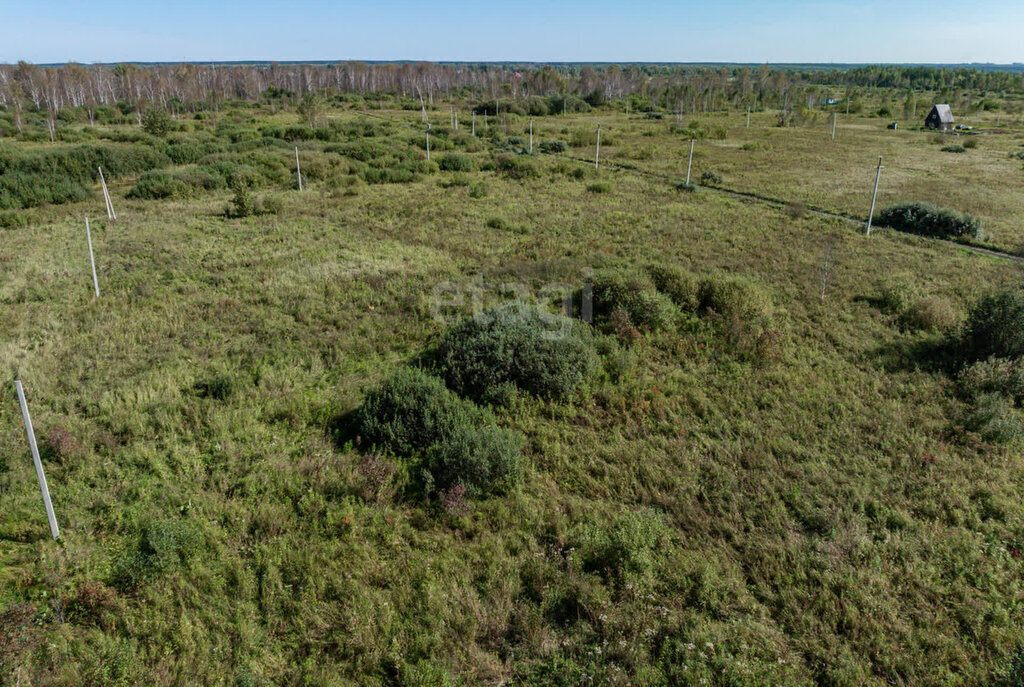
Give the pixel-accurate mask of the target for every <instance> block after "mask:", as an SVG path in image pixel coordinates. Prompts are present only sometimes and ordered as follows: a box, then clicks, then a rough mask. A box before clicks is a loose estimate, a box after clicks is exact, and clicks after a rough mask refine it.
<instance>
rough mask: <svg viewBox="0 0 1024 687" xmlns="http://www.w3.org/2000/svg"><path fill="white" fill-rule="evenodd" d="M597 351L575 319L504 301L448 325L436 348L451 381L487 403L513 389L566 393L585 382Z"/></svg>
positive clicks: (460, 390)
mask: <svg viewBox="0 0 1024 687" xmlns="http://www.w3.org/2000/svg"><path fill="white" fill-rule="evenodd" d="M595 361H596V354H595V353H594V349H593V347H592V346H591V344H590V342H589V341H588V340H586V339H585V338H584V336H583V333H582V332H581V330H580V328H579V327H578V325H577V324H576V323H574V322H573V321H572V320H571V319H569V318H567V317H565V316H563V315H555V314H552V313H549V312H546V311H544V310H542V309H540V308H537V307H530V306H520V305H506V306H503V307H500V308H497V309H495V310H489V311H486V312H483V313H480V314H478V315H476V316H475V317H472V318H470V319H468V320H466V321H465V322H463V323H461V324H459V325H458V326H456V327H454V328H452V329H451V330H449V331H448V332H447V333H446V334H445V336H444V338H443V339H442V341H441V346H440V348H439V350H438V364H439V367H440V369H441V373H442V374H443V375H444V378H445V381H446V382H447V383H448V386H449V387H450V388H452V389H453V390H455V391H456V392H458V393H460V394H462V395H463V396H467V397H469V398H472V399H474V400H477V401H481V402H484V403H498V404H500V403H503V402H505V401H506V400H507V398H508V394H509V392H510V391H514V389H517V388H518V389H522V390H523V391H526V392H528V393H530V394H532V395H534V396H539V397H541V398H546V399H560V398H565V397H566V396H568V395H569V394H571V393H572V392H573V391H574V390H576V389H578V388H579V387H581V386H582V385H583V384H585V383H586V380H587V378H588V377H589V376H590V373H591V372H592V370H593V369H594V366H595Z"/></svg>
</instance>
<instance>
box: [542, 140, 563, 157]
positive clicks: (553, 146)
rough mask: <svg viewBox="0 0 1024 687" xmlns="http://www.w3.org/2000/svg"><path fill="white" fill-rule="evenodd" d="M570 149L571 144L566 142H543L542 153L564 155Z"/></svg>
mask: <svg viewBox="0 0 1024 687" xmlns="http://www.w3.org/2000/svg"><path fill="white" fill-rule="evenodd" d="M568 149H569V144H568V143H566V142H565V141H557V140H556V141H541V142H540V152H542V153H547V154H549V155H554V154H555V153H564V152H565V151H567V150H568Z"/></svg>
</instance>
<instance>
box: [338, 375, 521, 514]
mask: <svg viewBox="0 0 1024 687" xmlns="http://www.w3.org/2000/svg"><path fill="white" fill-rule="evenodd" d="M356 421H357V426H358V428H359V432H360V435H361V437H362V439H363V440H365V441H366V442H368V443H369V444H370V445H371V446H373V447H374V448H376V449H377V450H380V451H387V452H390V453H392V454H394V455H397V456H401V457H404V458H407V459H409V460H411V461H412V462H413V466H414V467H418V468H419V472H418V475H417V476H418V477H419V478H420V479H421V486H422V487H423V489H424V491H426V492H427V493H430V492H433V491H435V490H443V489H449V488H451V487H453V486H455V485H462V486H463V487H464V488H465V490H466V494H467V495H469V496H481V495H490V494H500V493H504V492H506V491H508V490H509V489H510V488H512V487H513V486H514V485H515V484H517V483H518V481H519V479H520V477H521V474H522V456H521V448H520V443H521V440H520V438H519V436H518V435H517V434H516V433H514V432H512V431H510V430H506V429H502V428H500V427H498V425H497V423H496V420H495V418H494V415H493V414H491V412H490V411H488V410H486V409H483V408H480V407H478V406H476V405H475V404H473V403H472V402H471V401H468V400H465V399H463V398H460V397H459V396H458V395H456V394H455V393H454V392H452V391H450V390H449V389H448V388H447V387H445V385H444V382H442V381H441V379H439V378H437V377H434V376H432V375H430V374H427V373H426V372H424V371H422V370H418V369H413V368H403V369H400V370H398V371H397V372H395V373H394V374H393V375H391V376H390V377H389V378H388V379H387V380H385V381H384V383H383V384H382V385H381V386H380V387H379V388H377V389H375V390H374V391H371V392H370V393H369V394H367V396H366V399H365V400H364V402H363V405H362V407H361V408H360V409H359V410H358V412H357V415H356ZM414 474H416V472H415V470H414Z"/></svg>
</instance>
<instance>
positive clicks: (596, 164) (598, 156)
mask: <svg viewBox="0 0 1024 687" xmlns="http://www.w3.org/2000/svg"><path fill="white" fill-rule="evenodd" d="M600 160H601V127H597V150H596V151H595V152H594V169H598V167H599V163H600Z"/></svg>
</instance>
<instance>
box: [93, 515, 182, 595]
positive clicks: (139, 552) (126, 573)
mask: <svg viewBox="0 0 1024 687" xmlns="http://www.w3.org/2000/svg"><path fill="white" fill-rule="evenodd" d="M199 543H200V537H199V533H198V531H197V530H196V528H195V526H194V525H192V523H190V522H188V521H186V520H182V519H163V520H153V521H151V522H149V523H147V524H146V525H145V526H144V527H143V528H142V530H141V532H140V534H139V539H138V541H137V543H136V545H135V547H134V549H132V550H130V551H128V552H126V553H125V554H124V555H123V556H122V557H121V559H120V560H119V561H118V562H117V563H116V564H115V566H114V570H113V582H114V583H115V584H116V585H117V586H119V587H121V588H122V589H125V590H129V591H131V590H134V589H137V588H138V587H139V586H141V585H142V584H143V583H144V582H146V581H148V580H150V579H152V578H154V577H157V576H159V575H163V574H166V573H169V572H171V571H173V570H175V569H177V568H180V567H181V566H182V565H186V564H187V563H188V562H189V560H190V559H191V558H192V557H193V556H194V555H195V554H196V553H197V551H198V549H199Z"/></svg>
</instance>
